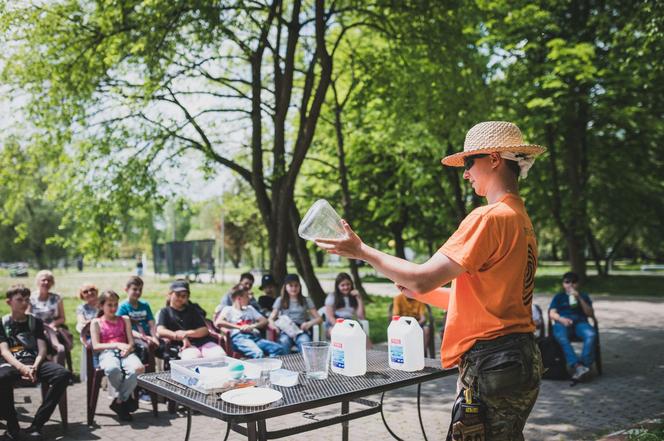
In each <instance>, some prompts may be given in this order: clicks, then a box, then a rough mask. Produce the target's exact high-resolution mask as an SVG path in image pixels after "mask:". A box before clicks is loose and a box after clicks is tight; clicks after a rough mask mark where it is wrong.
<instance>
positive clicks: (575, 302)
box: [568, 294, 579, 308]
mask: <svg viewBox="0 0 664 441" xmlns="http://www.w3.org/2000/svg"><path fill="white" fill-rule="evenodd" d="M568 297H569V306H570V308H575V307H576V305H578V304H579V301H578V300H577V299H576V296H575V295H574V294H568Z"/></svg>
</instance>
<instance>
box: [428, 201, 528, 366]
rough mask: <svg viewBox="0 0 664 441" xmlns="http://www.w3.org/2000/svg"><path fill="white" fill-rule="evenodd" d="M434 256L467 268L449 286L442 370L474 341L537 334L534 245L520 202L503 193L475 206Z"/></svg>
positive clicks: (456, 361) (442, 347)
mask: <svg viewBox="0 0 664 441" xmlns="http://www.w3.org/2000/svg"><path fill="white" fill-rule="evenodd" d="M438 252H439V253H443V254H444V255H446V256H447V257H449V258H450V259H452V260H453V261H455V262H456V263H458V264H459V265H461V266H462V267H463V268H464V269H465V270H466V272H464V273H463V274H461V275H459V276H458V277H457V278H456V279H455V280H454V281H453V282H452V295H451V296H450V299H449V309H448V311H447V323H446V325H445V333H444V336H443V343H442V346H441V360H442V363H443V366H444V367H451V366H454V365H456V364H458V363H459V361H460V359H461V356H462V355H463V354H464V353H466V352H467V351H468V350H469V349H470V348H471V347H472V346H473V345H474V344H475V342H476V341H477V340H492V339H494V338H497V337H500V336H503V335H508V334H513V333H521V332H522V333H526V332H533V331H534V330H535V324H534V323H533V320H532V314H531V303H532V300H533V291H534V289H535V270H536V269H537V242H536V240H535V233H534V231H533V225H532V223H531V222H530V218H529V217H528V214H527V213H526V209H525V207H524V205H523V201H522V200H521V198H519V197H518V196H516V195H511V194H506V195H505V196H503V197H502V198H501V199H500V200H499V201H498V202H496V203H493V204H490V205H487V206H484V207H480V208H476V209H475V210H473V211H472V212H471V213H470V214H469V215H468V216H467V217H466V218H465V219H464V220H463V222H461V225H459V228H458V229H457V231H456V232H455V233H454V234H453V235H452V237H450V238H449V239H448V241H447V242H446V243H445V244H444V245H443V246H442V247H441V248H440V249H439V250H438ZM432 294H433V293H432ZM425 296H426V295H425ZM423 300H424V298H423Z"/></svg>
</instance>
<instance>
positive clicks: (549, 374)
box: [537, 336, 570, 380]
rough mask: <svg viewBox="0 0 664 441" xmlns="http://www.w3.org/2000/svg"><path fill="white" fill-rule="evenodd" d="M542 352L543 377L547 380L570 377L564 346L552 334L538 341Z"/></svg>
mask: <svg viewBox="0 0 664 441" xmlns="http://www.w3.org/2000/svg"><path fill="white" fill-rule="evenodd" d="M537 344H538V346H539V349H540V352H541V353H542V364H543V365H544V373H543V374H542V378H543V379H545V380H568V379H569V378H570V376H569V372H567V363H566V362H565V354H564V353H563V348H562V347H561V346H560V344H559V343H558V342H557V341H556V339H555V338H554V337H552V336H548V337H545V338H542V339H540V341H539V342H538V343H537Z"/></svg>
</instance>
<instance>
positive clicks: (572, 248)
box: [566, 234, 586, 282]
mask: <svg viewBox="0 0 664 441" xmlns="http://www.w3.org/2000/svg"><path fill="white" fill-rule="evenodd" d="M566 239H567V250H568V253H569V263H570V266H571V267H572V268H571V269H572V272H575V273H577V274H578V275H579V278H580V279H581V280H580V281H581V282H583V281H585V279H586V258H585V256H584V252H583V251H584V250H583V248H584V246H585V240H584V238H583V237H579V236H578V235H574V234H569V235H568V236H567V237H566Z"/></svg>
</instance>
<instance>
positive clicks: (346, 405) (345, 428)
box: [341, 401, 350, 441]
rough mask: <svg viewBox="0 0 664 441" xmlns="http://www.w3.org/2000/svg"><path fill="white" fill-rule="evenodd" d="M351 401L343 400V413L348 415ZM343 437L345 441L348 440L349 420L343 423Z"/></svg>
mask: <svg viewBox="0 0 664 441" xmlns="http://www.w3.org/2000/svg"><path fill="white" fill-rule="evenodd" d="M349 408H350V406H349V403H348V401H342V402H341V414H342V415H346V414H348V411H349ZM341 439H342V440H343V441H348V421H344V422H343V423H341Z"/></svg>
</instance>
